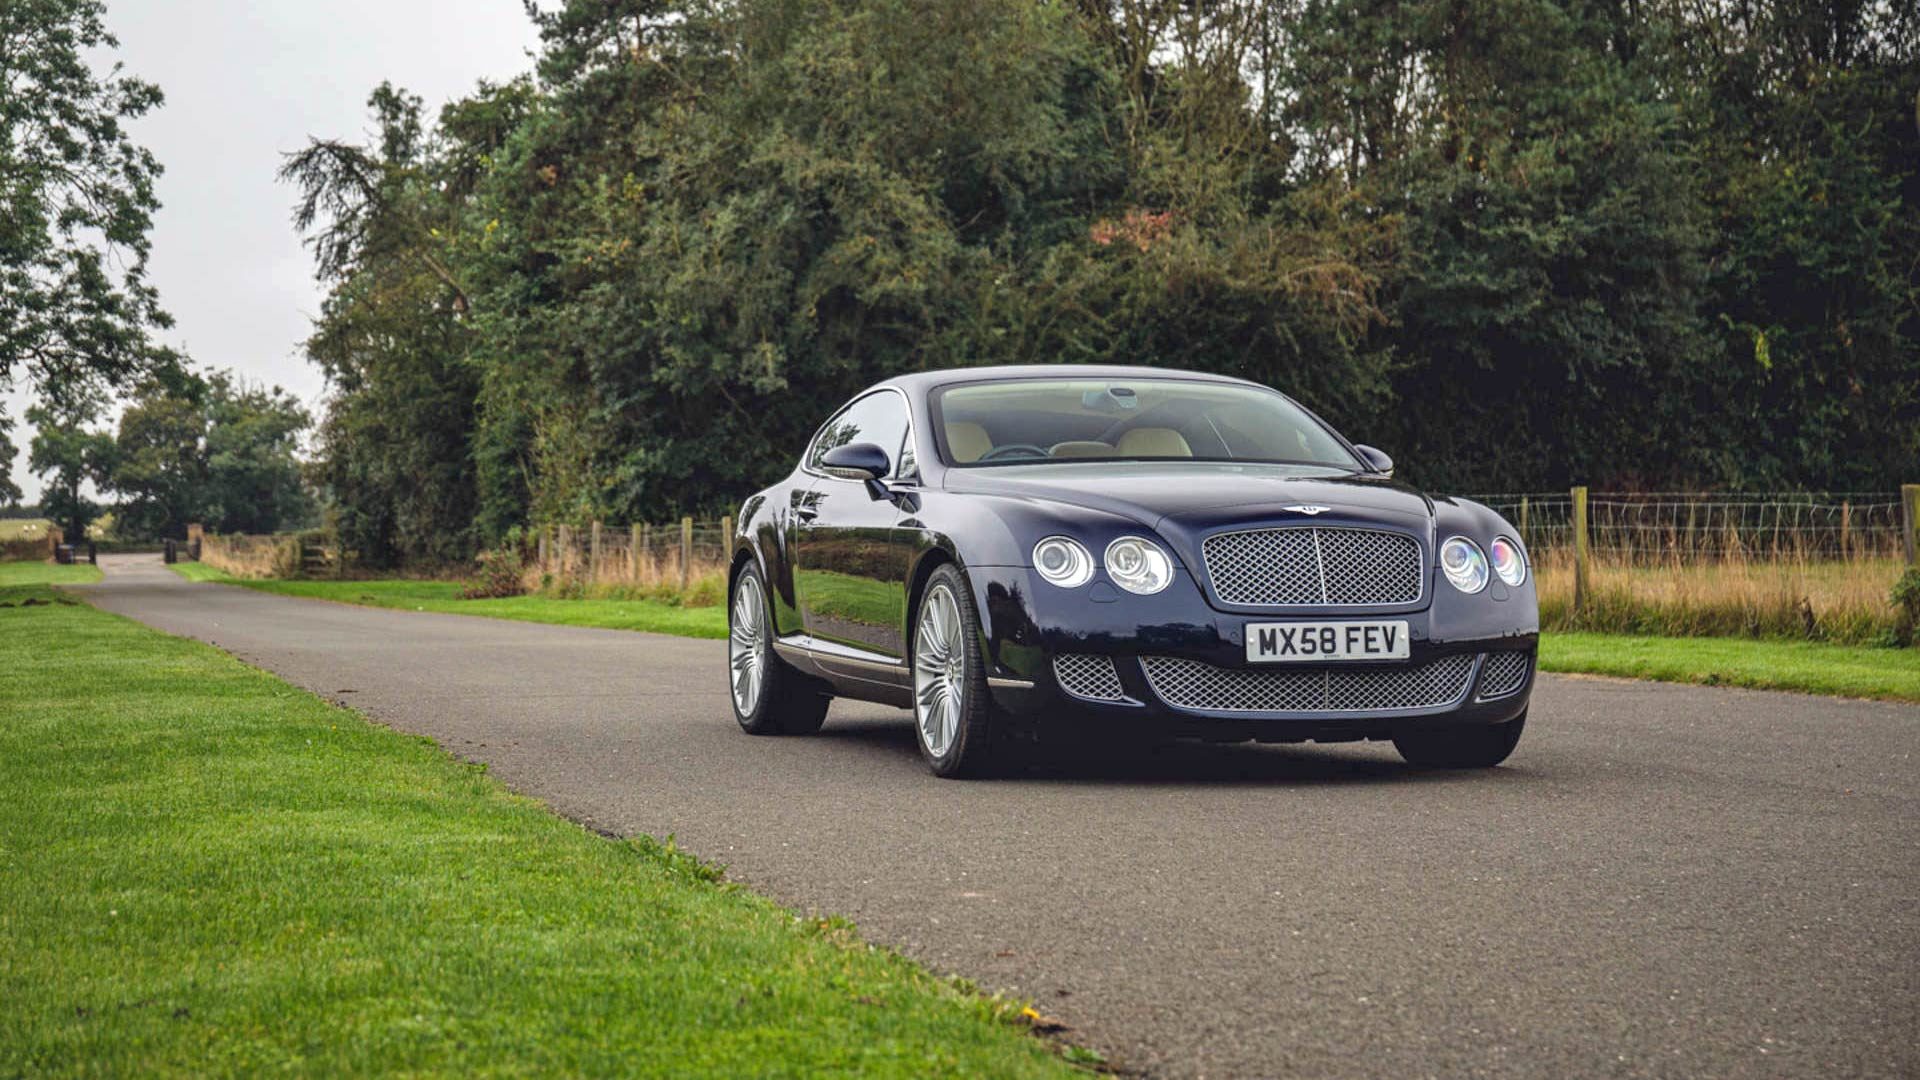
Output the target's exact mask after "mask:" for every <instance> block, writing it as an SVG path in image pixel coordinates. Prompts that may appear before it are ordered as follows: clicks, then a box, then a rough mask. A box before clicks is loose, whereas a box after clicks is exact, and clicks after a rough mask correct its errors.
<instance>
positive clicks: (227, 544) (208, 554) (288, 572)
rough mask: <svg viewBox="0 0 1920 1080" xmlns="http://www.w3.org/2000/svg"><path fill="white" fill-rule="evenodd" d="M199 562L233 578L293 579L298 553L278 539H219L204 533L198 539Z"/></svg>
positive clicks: (283, 539) (297, 567) (298, 562)
mask: <svg viewBox="0 0 1920 1080" xmlns="http://www.w3.org/2000/svg"><path fill="white" fill-rule="evenodd" d="M200 561H201V562H203V563H206V564H207V565H208V566H211V567H213V568H214V569H215V570H219V571H221V572H222V573H226V574H231V575H233V576H234V577H237V578H276V577H294V576H297V575H298V574H299V572H300V550H299V546H298V542H297V541H295V542H293V546H292V548H291V550H289V538H287V537H279V536H239V535H235V536H221V535H217V534H214V533H207V534H206V535H205V536H203V537H201V540H200Z"/></svg>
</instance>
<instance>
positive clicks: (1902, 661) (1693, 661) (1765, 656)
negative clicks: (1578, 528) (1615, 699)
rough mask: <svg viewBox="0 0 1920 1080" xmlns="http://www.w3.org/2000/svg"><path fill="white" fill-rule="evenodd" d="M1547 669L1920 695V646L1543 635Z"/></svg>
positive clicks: (1846, 693)
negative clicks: (1896, 647)
mask: <svg viewBox="0 0 1920 1080" xmlns="http://www.w3.org/2000/svg"><path fill="white" fill-rule="evenodd" d="M1540 668H1541V670H1542V671H1566V672H1583V673H1588V674H1596V675H1619V676H1625V677H1627V678H1634V679H1656V680H1659V681H1661V682H1684V683H1701V684H1704V685H1709V686H1747V687H1753V688H1755V689H1760V690H1798V691H1802V692H1804V693H1810V694H1835V695H1839V696H1843V697H1864V698H1882V699H1885V700H1890V701H1920V649H1887V648H1873V647H1871V646H1862V645H1829V644H1825V643H1822V642H1812V641H1753V640H1748V639H1743V638H1672V637H1627V636H1624V635H1619V634H1586V633H1562V634H1542V635H1541V636H1540Z"/></svg>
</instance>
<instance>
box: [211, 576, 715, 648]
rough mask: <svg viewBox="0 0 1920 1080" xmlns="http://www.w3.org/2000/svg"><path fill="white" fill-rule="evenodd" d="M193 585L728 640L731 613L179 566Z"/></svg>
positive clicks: (451, 585)
mask: <svg viewBox="0 0 1920 1080" xmlns="http://www.w3.org/2000/svg"><path fill="white" fill-rule="evenodd" d="M174 570H175V571H176V572H178V573H179V574H180V575H181V576H182V577H185V578H188V579H189V580H192V581H213V582H219V583H221V584H226V585H241V586H244V587H246V588H249V589H258V590H259V591H261V592H270V593H278V594H280V595H282V596H304V597H308V598H310V599H315V600H334V601H338V602H341V603H346V604H365V605H368V606H370V607H384V608H399V609H401V610H405V611H440V612H452V613H454V614H457V615H485V616H488V617H490V618H495V619H518V620H520V621H522V622H544V623H559V624H561V625H563V626H597V627H601V628H603V629H609V630H647V631H651V632H653V633H656V634H679V635H680V636H682V637H697V638H724V637H726V636H727V609H726V608H725V607H723V606H720V605H717V604H716V605H712V606H708V607H681V606H679V605H676V604H672V603H668V602H667V601H664V600H639V599H637V600H597V599H582V600H565V599H560V598H558V597H551V596H511V597H505V598H503V599H498V600H462V599H460V590H461V588H462V586H461V585H460V584H459V583H457V582H452V581H405V580H382V581H278V580H256V579H243V578H236V577H230V576H228V575H226V574H223V573H221V572H220V571H218V570H215V569H213V568H212V567H210V566H208V565H206V564H205V563H175V564H174Z"/></svg>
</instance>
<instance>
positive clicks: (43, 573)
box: [0, 561, 100, 588]
mask: <svg viewBox="0 0 1920 1080" xmlns="http://www.w3.org/2000/svg"><path fill="white" fill-rule="evenodd" d="M99 580H100V568H99V567H97V566H94V565H92V564H91V563H70V564H67V565H61V564H60V563H50V562H44V561H35V562H0V588H4V587H7V586H12V585H84V584H86V583H87V582H89V581H99Z"/></svg>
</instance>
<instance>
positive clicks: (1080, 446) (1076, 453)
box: [1047, 439, 1113, 458]
mask: <svg viewBox="0 0 1920 1080" xmlns="http://www.w3.org/2000/svg"><path fill="white" fill-rule="evenodd" d="M1047 453H1049V454H1052V455H1053V456H1054V457H1057V458H1093V457H1112V456H1113V444H1112V443H1103V442H1099V441H1098V440H1095V439H1070V440H1068V441H1066V442H1057V443H1054V444H1053V449H1051V450H1049V451H1047Z"/></svg>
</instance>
